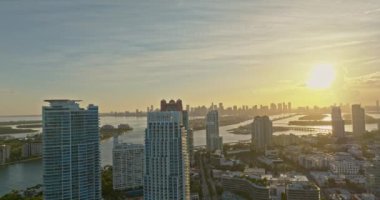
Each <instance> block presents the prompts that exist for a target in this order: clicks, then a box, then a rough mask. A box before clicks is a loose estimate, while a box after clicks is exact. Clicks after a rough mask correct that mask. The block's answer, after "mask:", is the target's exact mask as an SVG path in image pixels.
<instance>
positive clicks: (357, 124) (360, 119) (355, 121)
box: [352, 104, 366, 134]
mask: <svg viewBox="0 0 380 200" xmlns="http://www.w3.org/2000/svg"><path fill="white" fill-rule="evenodd" d="M352 129H353V133H354V134H362V133H365V132H366V129H365V110H364V108H362V107H361V106H360V105H358V104H356V105H352Z"/></svg>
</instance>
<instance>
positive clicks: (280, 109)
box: [277, 103, 283, 112]
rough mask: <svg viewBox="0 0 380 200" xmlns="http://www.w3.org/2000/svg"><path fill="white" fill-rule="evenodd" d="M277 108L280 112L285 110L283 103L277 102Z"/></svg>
mask: <svg viewBox="0 0 380 200" xmlns="http://www.w3.org/2000/svg"><path fill="white" fill-rule="evenodd" d="M277 110H278V112H283V107H282V103H278V104H277Z"/></svg>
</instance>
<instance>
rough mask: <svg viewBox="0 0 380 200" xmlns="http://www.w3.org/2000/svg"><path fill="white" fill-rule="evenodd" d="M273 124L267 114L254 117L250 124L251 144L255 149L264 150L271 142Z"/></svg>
mask: <svg viewBox="0 0 380 200" xmlns="http://www.w3.org/2000/svg"><path fill="white" fill-rule="evenodd" d="M272 135H273V124H272V121H271V120H270V119H269V117H268V116H263V117H259V116H258V117H255V119H254V121H253V124H252V144H254V146H255V149H256V150H259V151H264V150H265V148H266V147H268V146H270V145H271V143H272Z"/></svg>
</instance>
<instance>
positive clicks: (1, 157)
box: [0, 144, 11, 165]
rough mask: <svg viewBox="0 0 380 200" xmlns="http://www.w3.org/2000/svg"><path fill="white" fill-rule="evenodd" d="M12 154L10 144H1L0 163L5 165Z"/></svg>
mask: <svg viewBox="0 0 380 200" xmlns="http://www.w3.org/2000/svg"><path fill="white" fill-rule="evenodd" d="M10 155H11V147H10V146H9V145H5V144H3V145H0V165H4V164H5V163H6V162H7V160H8V159H9V157H10Z"/></svg>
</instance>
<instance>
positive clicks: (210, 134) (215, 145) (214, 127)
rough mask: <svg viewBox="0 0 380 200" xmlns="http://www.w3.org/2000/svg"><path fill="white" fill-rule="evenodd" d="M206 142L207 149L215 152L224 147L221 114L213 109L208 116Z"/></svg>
mask: <svg viewBox="0 0 380 200" xmlns="http://www.w3.org/2000/svg"><path fill="white" fill-rule="evenodd" d="M206 143H207V150H209V151H211V152H213V151H216V150H222V149H223V139H222V138H221V137H220V136H219V114H218V111H217V110H211V111H209V112H208V113H207V116H206Z"/></svg>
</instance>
